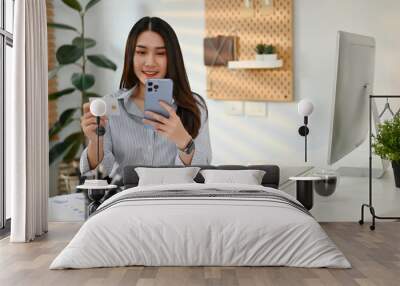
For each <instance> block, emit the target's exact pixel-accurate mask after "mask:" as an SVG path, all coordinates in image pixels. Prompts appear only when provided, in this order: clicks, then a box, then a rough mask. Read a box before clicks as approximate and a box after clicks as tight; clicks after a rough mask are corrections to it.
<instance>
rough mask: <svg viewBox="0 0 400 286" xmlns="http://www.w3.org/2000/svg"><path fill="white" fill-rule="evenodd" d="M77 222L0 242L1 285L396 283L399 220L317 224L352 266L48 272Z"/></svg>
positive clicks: (399, 269)
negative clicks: (31, 237) (33, 237)
mask: <svg viewBox="0 0 400 286" xmlns="http://www.w3.org/2000/svg"><path fill="white" fill-rule="evenodd" d="M80 225H81V224H80V223H50V231H49V233H48V234H47V235H45V236H43V237H41V238H39V239H38V240H35V241H34V242H32V243H27V244H24V243H21V244H15V243H13V244H10V243H9V241H8V238H6V239H3V240H1V241H0V285H1V286H8V285H10V286H11V285H12V286H17V285H29V286H34V285H57V286H61V285H68V286H74V285H84V286H88V285H96V286H97V285H136V286H155V285H157V286H162V285H166V286H180V285H199V286H200V285H201V286H214V285H226V286H235V285H237V286H253V285H254V286H262V285H329V286H330V285H346V286H351V285H361V286H370V285H377V286H379V285H382V286H391V285H400V222H378V224H377V229H376V230H375V231H374V232H373V231H370V230H369V228H368V224H367V225H363V226H360V225H358V224H357V223H349V222H335V223H321V225H322V227H323V228H324V229H325V230H326V231H327V233H328V235H329V236H330V237H331V239H332V240H333V241H334V242H335V243H336V244H337V246H338V247H339V248H340V249H341V250H342V251H343V253H344V254H345V256H346V257H347V258H348V259H349V261H350V262H351V263H352V266H353V268H352V269H348V270H343V269H306V268H290V267H120V268H100V269H85V270H52V271H50V270H48V267H49V265H50V263H51V261H52V260H53V259H54V258H55V256H56V255H57V254H58V253H59V252H60V251H61V250H62V249H63V248H64V247H65V246H66V244H67V243H68V241H70V239H71V238H72V237H73V235H74V234H75V233H76V232H77V230H78V229H79V227H80Z"/></svg>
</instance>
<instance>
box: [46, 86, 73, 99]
mask: <svg viewBox="0 0 400 286" xmlns="http://www.w3.org/2000/svg"><path fill="white" fill-rule="evenodd" d="M74 91H75V88H72V87H70V88H66V89H63V90H60V91H57V92H54V93H50V94H49V101H51V100H56V99H59V98H60V97H61V96H64V95H66V94H70V93H73V92H74Z"/></svg>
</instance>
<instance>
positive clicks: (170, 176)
mask: <svg viewBox="0 0 400 286" xmlns="http://www.w3.org/2000/svg"><path fill="white" fill-rule="evenodd" d="M199 170H200V168H199V167H183V168H145V167H137V168H135V171H136V173H137V174H138V176H139V184H138V185H139V186H149V185H166V184H185V183H195V181H194V180H193V179H194V178H195V177H196V175H197V173H198V172H199Z"/></svg>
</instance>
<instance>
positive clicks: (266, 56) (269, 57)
mask: <svg viewBox="0 0 400 286" xmlns="http://www.w3.org/2000/svg"><path fill="white" fill-rule="evenodd" d="M277 59H278V55H277V54H264V55H263V60H264V61H271V62H274V61H276V60H277Z"/></svg>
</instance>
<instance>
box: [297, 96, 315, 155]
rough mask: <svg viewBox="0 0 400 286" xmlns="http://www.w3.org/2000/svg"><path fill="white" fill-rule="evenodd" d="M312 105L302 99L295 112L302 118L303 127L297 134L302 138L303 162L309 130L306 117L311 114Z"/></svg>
mask: <svg viewBox="0 0 400 286" xmlns="http://www.w3.org/2000/svg"><path fill="white" fill-rule="evenodd" d="M313 110H314V105H313V104H312V102H311V101H309V100H308V99H302V100H301V101H300V102H299V104H298V105H297V111H298V113H299V114H300V115H302V116H303V117H304V125H303V126H301V127H300V128H299V134H300V135H301V136H304V162H307V135H308V133H310V130H309V129H308V127H307V124H308V116H309V115H310V114H311V113H312V112H313Z"/></svg>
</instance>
